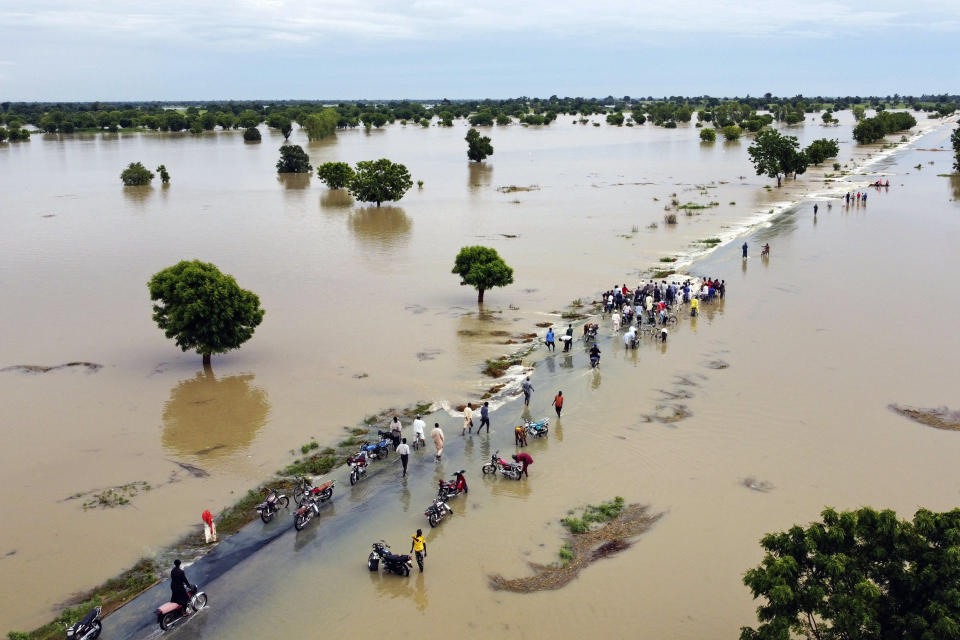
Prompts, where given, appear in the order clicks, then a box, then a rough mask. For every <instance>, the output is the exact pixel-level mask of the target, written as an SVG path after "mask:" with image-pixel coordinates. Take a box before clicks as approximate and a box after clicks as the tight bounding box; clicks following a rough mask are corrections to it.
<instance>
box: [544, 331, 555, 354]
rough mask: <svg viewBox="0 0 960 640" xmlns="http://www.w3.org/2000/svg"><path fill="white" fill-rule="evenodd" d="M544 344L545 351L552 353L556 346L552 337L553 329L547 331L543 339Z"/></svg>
mask: <svg viewBox="0 0 960 640" xmlns="http://www.w3.org/2000/svg"><path fill="white" fill-rule="evenodd" d="M545 342H546V343H547V351H553V350H554V349H555V348H556V346H557V345H556V340H555V339H554V335H553V327H550V328H549V329H547V337H546V338H545Z"/></svg>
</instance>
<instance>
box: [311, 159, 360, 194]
mask: <svg viewBox="0 0 960 640" xmlns="http://www.w3.org/2000/svg"><path fill="white" fill-rule="evenodd" d="M353 176H354V171H353V168H352V167H351V166H350V165H349V164H347V163H346V162H324V163H323V164H321V165H320V166H319V167H317V177H318V178H320V180H322V181H323V182H324V183H325V184H326V185H327V187H328V188H330V189H343V188H344V187H346V186H347V185H348V184H350V181H351V180H352V179H353Z"/></svg>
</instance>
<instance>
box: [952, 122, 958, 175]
mask: <svg viewBox="0 0 960 640" xmlns="http://www.w3.org/2000/svg"><path fill="white" fill-rule="evenodd" d="M950 141H951V142H952V143H953V170H954V171H956V172H957V173H960V125H958V126H957V128H956V129H955V130H954V132H953V134H951V136H950Z"/></svg>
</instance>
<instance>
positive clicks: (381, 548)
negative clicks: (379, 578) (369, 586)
mask: <svg viewBox="0 0 960 640" xmlns="http://www.w3.org/2000/svg"><path fill="white" fill-rule="evenodd" d="M389 549H390V545H388V544H387V543H386V542H383V541H382V540H381V541H380V542H374V543H373V551H371V552H370V556H369V557H368V558H367V569H370V571H377V570H378V569H379V568H380V563H381V562H383V568H384V569H386V570H387V571H389V572H390V573H395V574H397V575H398V576H408V575H410V569H412V568H413V562H412V561H411V560H410V556H408V555H397V554H394V553H390V551H389Z"/></svg>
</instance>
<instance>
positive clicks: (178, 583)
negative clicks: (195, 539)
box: [170, 558, 192, 618]
mask: <svg viewBox="0 0 960 640" xmlns="http://www.w3.org/2000/svg"><path fill="white" fill-rule="evenodd" d="M191 586H192V585H191V584H190V581H189V580H188V579H187V574H186V573H185V572H184V571H183V569H181V568H180V559H179V558H177V559H176V560H174V561H173V569H172V570H171V571H170V600H171V601H172V602H176V603H177V604H178V605H180V608H181V609H182V610H183V617H184V618H186V617H187V616H188V615H190V594H189V593H187V591H188V590H189V589H190V588H191Z"/></svg>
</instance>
